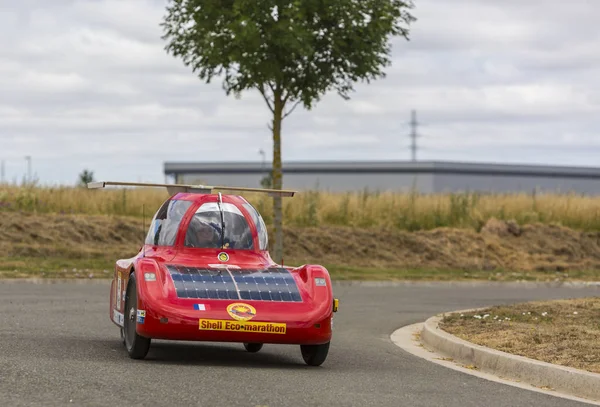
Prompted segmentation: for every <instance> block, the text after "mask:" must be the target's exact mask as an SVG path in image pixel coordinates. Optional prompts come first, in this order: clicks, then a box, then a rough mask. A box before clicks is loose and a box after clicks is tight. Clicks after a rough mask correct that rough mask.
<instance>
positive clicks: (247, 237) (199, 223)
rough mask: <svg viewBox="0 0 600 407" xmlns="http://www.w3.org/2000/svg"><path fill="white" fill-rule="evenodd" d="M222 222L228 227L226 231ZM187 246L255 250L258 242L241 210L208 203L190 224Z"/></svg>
mask: <svg viewBox="0 0 600 407" xmlns="http://www.w3.org/2000/svg"><path fill="white" fill-rule="evenodd" d="M219 206H220V209H219ZM221 212H222V215H223V218H221ZM222 221H223V222H224V223H225V228H224V229H223V228H222ZM185 246H186V247H196V248H203V249H220V248H221V249H238V250H252V249H253V247H254V242H253V240H252V230H251V229H250V226H249V225H248V221H247V220H246V218H245V217H244V215H243V214H242V212H241V211H240V210H239V209H238V207H236V206H235V205H234V204H231V203H221V204H219V203H217V202H208V203H205V204H203V205H202V206H200V207H199V208H198V210H196V213H195V214H194V216H193V217H192V219H191V220H190V224H189V225H188V229H187V232H186V235H185Z"/></svg>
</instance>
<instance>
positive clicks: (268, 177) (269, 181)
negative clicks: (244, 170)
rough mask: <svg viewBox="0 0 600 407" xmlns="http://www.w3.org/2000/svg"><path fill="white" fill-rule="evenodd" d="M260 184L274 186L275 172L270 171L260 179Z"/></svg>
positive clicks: (266, 186)
mask: <svg viewBox="0 0 600 407" xmlns="http://www.w3.org/2000/svg"><path fill="white" fill-rule="evenodd" d="M260 186H261V187H263V188H267V189H270V188H273V174H272V173H269V174H267V175H265V176H264V177H263V178H262V179H261V180H260Z"/></svg>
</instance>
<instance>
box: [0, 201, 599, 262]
mask: <svg viewBox="0 0 600 407" xmlns="http://www.w3.org/2000/svg"><path fill="white" fill-rule="evenodd" d="M146 226H147V225H146ZM0 231H1V232H0V250H2V253H3V254H2V256H3V257H5V258H6V257H63V258H64V257H68V258H85V257H95V258H108V259H111V260H112V259H114V258H118V257H127V256H130V255H133V254H135V252H136V251H137V249H138V248H139V247H140V243H141V241H142V239H143V237H144V235H145V230H144V229H143V227H142V222H141V221H140V220H139V219H131V218H119V217H108V216H89V215H85V216H84V215H24V214H19V213H7V212H5V213H3V216H2V217H0ZM284 260H285V262H286V263H289V264H293V263H305V262H306V263H322V264H335V265H347V266H358V267H381V268H430V269H454V270H490V271H491V270H500V269H503V270H514V271H517V270H519V271H532V270H537V271H544V270H548V271H557V270H558V271H567V270H582V269H587V270H591V269H598V270H600V232H580V231H575V230H572V229H568V228H564V227H560V226H553V225H527V226H522V227H521V226H518V225H516V224H515V223H511V222H502V221H498V220H495V219H492V220H490V221H489V222H488V223H487V224H486V225H485V227H484V228H483V229H482V231H481V232H476V231H474V230H467V229H447V228H440V229H436V230H432V231H421V232H405V231H384V230H374V229H353V228H345V227H331V226H328V227H318V228H286V229H285V257H284Z"/></svg>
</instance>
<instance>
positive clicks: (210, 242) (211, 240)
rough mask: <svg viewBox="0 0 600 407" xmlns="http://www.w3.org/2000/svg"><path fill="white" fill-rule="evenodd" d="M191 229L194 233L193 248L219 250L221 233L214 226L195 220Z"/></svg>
mask: <svg viewBox="0 0 600 407" xmlns="http://www.w3.org/2000/svg"><path fill="white" fill-rule="evenodd" d="M190 227H191V229H192V231H193V233H192V241H191V242H190V243H191V246H192V247H202V248H218V247H219V246H220V237H219V233H218V231H217V230H216V228H215V227H213V226H212V225H210V224H208V223H205V222H202V221H198V220H196V219H194V220H192V223H191V224H190Z"/></svg>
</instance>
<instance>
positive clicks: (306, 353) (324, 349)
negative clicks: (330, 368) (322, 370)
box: [300, 342, 329, 366]
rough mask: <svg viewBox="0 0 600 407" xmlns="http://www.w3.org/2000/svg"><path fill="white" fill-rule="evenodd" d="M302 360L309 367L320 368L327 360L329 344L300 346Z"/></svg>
mask: <svg viewBox="0 0 600 407" xmlns="http://www.w3.org/2000/svg"><path fill="white" fill-rule="evenodd" d="M300 351H301V352H302V359H304V362H305V363H306V364H307V365H309V366H320V365H321V364H323V362H325V359H327V354H328V353H329V342H327V343H324V344H322V345H300Z"/></svg>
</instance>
